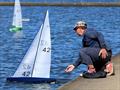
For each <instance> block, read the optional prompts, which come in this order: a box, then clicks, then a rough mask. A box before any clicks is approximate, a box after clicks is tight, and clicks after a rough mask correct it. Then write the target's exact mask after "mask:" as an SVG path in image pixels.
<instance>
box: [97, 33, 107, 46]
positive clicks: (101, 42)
mask: <svg viewBox="0 0 120 90" xmlns="http://www.w3.org/2000/svg"><path fill="white" fill-rule="evenodd" d="M97 39H98V42H99V45H100V48H106V44H105V40H104V36H103V34H102V33H100V32H97Z"/></svg>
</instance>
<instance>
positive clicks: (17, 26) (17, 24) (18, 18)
mask: <svg viewBox="0 0 120 90" xmlns="http://www.w3.org/2000/svg"><path fill="white" fill-rule="evenodd" d="M21 29H22V14H21V5H20V1H19V0H15V5H14V14H13V23H12V27H11V28H10V31H11V32H17V31H20V30H21Z"/></svg>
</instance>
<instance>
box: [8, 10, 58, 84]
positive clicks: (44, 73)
mask: <svg viewBox="0 0 120 90" xmlns="http://www.w3.org/2000/svg"><path fill="white" fill-rule="evenodd" d="M50 66H51V39H50V24H49V12H48V11H47V13H46V16H45V20H44V23H43V24H42V25H41V28H40V30H39V32H38V33H37V35H36V37H35V39H34V40H33V42H32V44H31V46H30V48H29V50H28V51H27V53H26V55H25V56H24V58H23V60H22V62H21V64H20V65H19V67H18V69H17V70H16V72H15V74H14V75H13V76H12V77H9V78H7V80H9V81H19V82H34V83H36V82H37V83H40V82H52V81H55V80H56V79H53V78H50Z"/></svg>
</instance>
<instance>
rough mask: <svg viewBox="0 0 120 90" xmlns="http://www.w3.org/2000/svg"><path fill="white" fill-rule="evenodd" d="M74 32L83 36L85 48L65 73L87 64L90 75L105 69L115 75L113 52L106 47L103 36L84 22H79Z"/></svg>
mask: <svg viewBox="0 0 120 90" xmlns="http://www.w3.org/2000/svg"><path fill="white" fill-rule="evenodd" d="M74 31H75V32H76V33H77V34H78V35H79V36H83V40H82V44H83V48H81V50H80V54H79V58H78V59H77V60H76V61H75V62H74V64H71V65H68V67H67V68H66V69H65V72H71V71H73V70H74V69H75V68H76V67H77V66H79V65H80V64H85V65H87V66H88V72H89V73H94V72H96V71H99V70H101V69H103V67H105V68H104V69H105V71H106V72H108V75H111V74H113V64H112V63H111V56H112V52H111V49H110V48H109V47H108V46H107V45H106V43H105V40H104V37H103V35H102V34H101V33H100V32H97V31H96V30H93V29H88V28H87V24H86V23H85V22H84V21H79V22H77V23H76V25H75V27H74Z"/></svg>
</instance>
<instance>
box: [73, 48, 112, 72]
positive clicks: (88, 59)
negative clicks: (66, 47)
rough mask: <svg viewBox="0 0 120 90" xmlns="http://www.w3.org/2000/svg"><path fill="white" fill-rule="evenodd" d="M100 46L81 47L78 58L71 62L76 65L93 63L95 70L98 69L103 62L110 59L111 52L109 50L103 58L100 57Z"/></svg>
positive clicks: (103, 64)
mask: <svg viewBox="0 0 120 90" xmlns="http://www.w3.org/2000/svg"><path fill="white" fill-rule="evenodd" d="M99 52H100V48H89V47H87V48H82V49H81V50H80V54H79V58H78V60H77V61H76V62H75V63H74V64H73V65H75V67H77V66H78V65H80V64H86V65H94V67H95V68H96V71H98V70H100V69H101V68H102V67H103V66H105V64H106V63H107V62H108V61H110V60H111V55H112V52H111V50H109V51H107V52H108V56H107V57H106V58H105V59H102V58H101V56H99Z"/></svg>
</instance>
